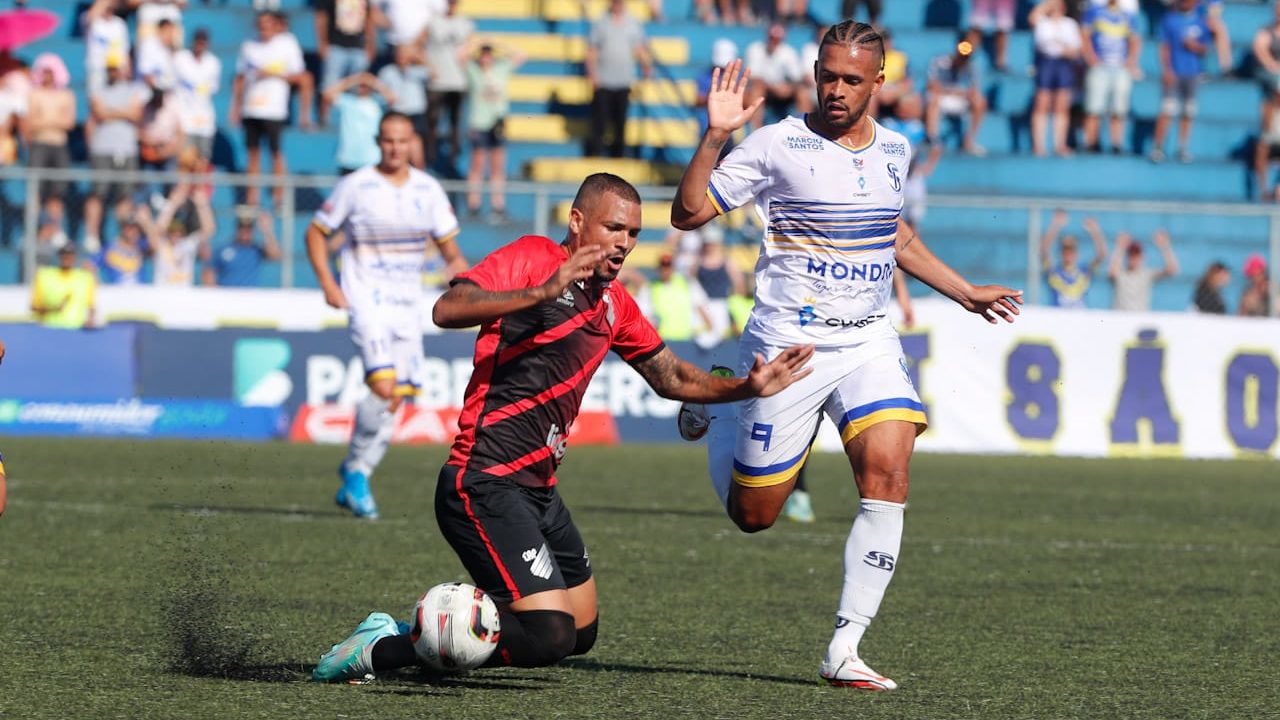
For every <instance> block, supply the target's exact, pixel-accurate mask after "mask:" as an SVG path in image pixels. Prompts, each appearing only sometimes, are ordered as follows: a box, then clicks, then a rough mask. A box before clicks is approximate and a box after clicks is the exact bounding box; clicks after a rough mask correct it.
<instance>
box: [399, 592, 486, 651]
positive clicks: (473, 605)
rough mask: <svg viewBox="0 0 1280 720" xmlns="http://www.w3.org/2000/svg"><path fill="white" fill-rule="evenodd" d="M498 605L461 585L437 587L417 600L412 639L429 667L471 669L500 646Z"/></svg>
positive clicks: (410, 633)
mask: <svg viewBox="0 0 1280 720" xmlns="http://www.w3.org/2000/svg"><path fill="white" fill-rule="evenodd" d="M498 627H499V621H498V606H497V605H494V604H493V600H492V599H491V598H490V597H489V596H488V595H487V594H485V592H484V591H483V590H481V589H480V588H478V587H476V586H474V585H468V584H467V583H462V582H451V583H442V584H440V585H436V586H435V587H433V588H431V589H430V590H428V591H427V592H426V594H425V595H423V596H422V597H420V598H418V603H417V605H415V606H414V608H413V627H412V628H411V629H410V631H409V637H410V638H411V639H412V640H413V649H414V651H415V652H416V653H417V654H418V659H419V660H421V661H422V662H423V663H424V664H426V666H427V667H430V668H434V669H436V670H451V671H459V670H471V669H473V668H478V667H480V666H481V665H483V664H484V661H485V660H488V659H489V656H490V655H492V654H493V651H494V649H495V648H497V647H498Z"/></svg>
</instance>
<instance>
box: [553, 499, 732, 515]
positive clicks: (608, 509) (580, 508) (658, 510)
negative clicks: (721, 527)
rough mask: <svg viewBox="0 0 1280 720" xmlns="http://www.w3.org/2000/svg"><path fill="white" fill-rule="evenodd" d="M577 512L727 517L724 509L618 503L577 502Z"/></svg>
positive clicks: (574, 507)
mask: <svg viewBox="0 0 1280 720" xmlns="http://www.w3.org/2000/svg"><path fill="white" fill-rule="evenodd" d="M573 510H574V511H575V512H580V513H587V512H598V513H605V514H612V515H676V516H680V517H700V518H715V519H727V518H726V517H725V514H724V511H722V510H686V509H684V508H672V507H622V506H618V505H585V504H581V503H579V504H575V505H574V506H573Z"/></svg>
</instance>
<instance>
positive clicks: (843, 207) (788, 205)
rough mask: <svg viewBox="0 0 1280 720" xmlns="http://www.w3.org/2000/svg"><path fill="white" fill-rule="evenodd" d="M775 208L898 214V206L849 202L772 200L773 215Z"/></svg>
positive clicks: (813, 211)
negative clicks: (864, 204)
mask: <svg viewBox="0 0 1280 720" xmlns="http://www.w3.org/2000/svg"><path fill="white" fill-rule="evenodd" d="M775 210H794V211H797V212H800V213H808V214H812V215H824V214H825V215H830V214H840V213H848V214H853V215H865V214H867V213H890V214H893V215H897V214H898V212H899V211H898V208H891V207H863V206H861V205H852V204H848V203H793V202H771V203H769V214H770V215H772V214H773V213H774V211H775Z"/></svg>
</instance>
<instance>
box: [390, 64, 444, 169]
mask: <svg viewBox="0 0 1280 720" xmlns="http://www.w3.org/2000/svg"><path fill="white" fill-rule="evenodd" d="M430 75H431V73H430V71H429V70H428V69H427V66H426V65H423V64H422V60H421V57H420V56H419V55H417V54H416V53H413V52H410V51H409V49H408V48H404V47H398V48H396V52H395V62H392V63H389V64H387V65H386V66H385V67H383V68H382V69H381V70H379V71H378V81H379V82H381V83H382V84H383V85H385V86H386V87H387V89H388V90H390V91H391V92H392V93H393V94H394V95H395V96H396V100H395V102H392V103H388V104H387V106H388V107H389V108H391V109H392V110H395V111H396V112H398V113H404V114H405V115H407V116H408V117H409V120H410V121H411V122H413V131H414V133H416V135H415V137H414V139H413V147H412V148H411V149H410V150H409V164H410V165H412V166H414V167H416V168H418V169H419V170H421V169H423V167H424V166H425V164H426V158H425V155H424V152H423V142H424V139H425V138H426V137H427V81H428V79H429V78H430Z"/></svg>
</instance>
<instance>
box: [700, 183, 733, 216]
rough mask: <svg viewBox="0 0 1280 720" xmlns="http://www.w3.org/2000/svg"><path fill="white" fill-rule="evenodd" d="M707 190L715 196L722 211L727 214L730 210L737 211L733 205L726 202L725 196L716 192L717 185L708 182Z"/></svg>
mask: <svg viewBox="0 0 1280 720" xmlns="http://www.w3.org/2000/svg"><path fill="white" fill-rule="evenodd" d="M707 189H708V190H710V191H711V194H712V195H714V196H715V199H716V204H717V205H719V206H720V209H721V210H724V211H725V212H729V211H730V210H734V209H735V208H734V207H733V205H732V204H730V203H728V202H725V199H724V196H723V195H721V194H720V191H719V190H716V185H715V183H713V182H708V183H707Z"/></svg>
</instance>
